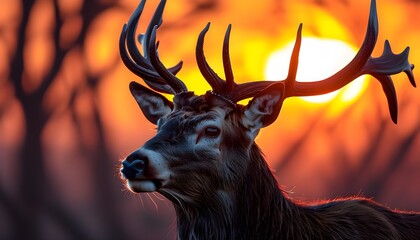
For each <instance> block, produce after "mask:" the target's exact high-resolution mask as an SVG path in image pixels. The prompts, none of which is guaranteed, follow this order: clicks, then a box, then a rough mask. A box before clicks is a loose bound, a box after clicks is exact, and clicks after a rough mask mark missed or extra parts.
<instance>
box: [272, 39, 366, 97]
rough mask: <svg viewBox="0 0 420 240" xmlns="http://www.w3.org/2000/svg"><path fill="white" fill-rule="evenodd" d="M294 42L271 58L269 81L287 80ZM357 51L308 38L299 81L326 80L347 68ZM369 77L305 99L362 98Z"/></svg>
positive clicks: (334, 41)
mask: <svg viewBox="0 0 420 240" xmlns="http://www.w3.org/2000/svg"><path fill="white" fill-rule="evenodd" d="M293 46H294V42H292V43H290V44H288V45H286V46H285V47H284V48H282V49H280V50H278V51H276V52H274V53H273V54H272V55H271V56H270V57H269V59H268V62H267V65H266V69H265V76H266V78H267V79H269V80H281V79H285V78H286V76H287V73H288V68H289V62H290V56H291V54H292V50H293ZM355 54H356V51H355V50H354V48H353V47H351V46H350V45H349V44H347V43H345V42H342V41H339V40H333V39H323V38H314V37H304V38H303V39H302V46H301V49H300V54H299V67H298V72H297V76H296V78H297V81H300V82H312V81H319V80H322V79H325V78H327V77H329V76H331V75H333V74H334V73H336V72H337V71H339V70H340V69H342V68H343V67H344V66H345V65H347V64H348V63H349V62H350V61H351V59H352V58H353V57H354V56H355ZM364 79H365V77H364V76H362V77H359V78H358V79H356V80H355V81H353V82H352V83H350V84H349V85H348V86H346V87H345V88H342V89H340V90H337V91H335V92H331V93H328V94H324V95H319V96H311V97H302V99H303V100H305V101H308V102H313V103H324V102H328V101H331V100H332V99H334V98H336V97H337V95H339V94H340V100H341V101H343V102H348V101H351V100H353V99H355V98H357V96H359V95H360V93H361V92H362V90H363V89H364V88H365V86H366V81H364Z"/></svg>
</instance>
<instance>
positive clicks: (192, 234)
mask: <svg viewBox="0 0 420 240" xmlns="http://www.w3.org/2000/svg"><path fill="white" fill-rule="evenodd" d="M249 157H250V158H252V164H250V165H249V167H248V168H247V170H246V174H245V176H246V177H245V178H243V180H242V182H241V183H240V184H238V186H237V187H236V188H234V189H233V190H232V191H229V192H228V191H219V192H215V193H213V194H209V195H207V196H203V201H205V202H203V203H202V204H198V205H195V206H189V205H179V204H176V203H174V207H175V211H176V215H177V223H178V238H179V239H274V238H277V237H280V236H282V235H283V234H285V233H284V232H285V231H288V229H283V228H282V227H281V226H282V225H283V224H282V223H283V222H284V223H287V222H289V223H290V222H291V221H295V220H296V213H297V212H298V211H299V210H298V209H299V207H298V206H296V205H294V204H293V203H292V202H291V201H290V200H289V199H288V198H287V197H286V196H285V195H284V193H283V192H282V191H281V190H280V189H279V188H278V184H277V181H276V179H275V178H274V176H273V175H272V173H271V171H270V169H269V167H268V165H267V163H266V162H265V160H264V158H263V156H262V154H261V152H260V151H259V149H258V147H257V146H256V145H254V146H252V148H251V151H250V154H249ZM244 161H245V160H244ZM273 228H276V229H279V230H278V232H277V233H273ZM283 236H284V235H283Z"/></svg>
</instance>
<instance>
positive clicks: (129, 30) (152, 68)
mask: <svg viewBox="0 0 420 240" xmlns="http://www.w3.org/2000/svg"><path fill="white" fill-rule="evenodd" d="M145 3H146V1H145V0H143V1H141V2H140V4H139V6H138V7H137V8H136V10H135V11H134V13H133V14H132V15H131V17H130V20H129V21H128V24H125V25H124V26H123V29H122V31H121V36H120V43H119V47H120V55H121V58H122V60H123V62H124V64H125V66H127V68H128V69H130V71H132V72H133V73H135V74H136V75H138V76H140V77H141V78H143V80H144V82H145V83H146V84H147V85H148V86H149V87H151V88H152V89H154V90H156V91H159V92H162V93H170V94H177V93H181V92H187V91H188V90H187V88H186V86H185V84H184V83H183V82H182V81H181V80H180V79H178V78H177V77H176V76H175V75H176V74H177V73H178V72H179V70H181V68H182V61H181V62H179V63H178V64H177V65H175V66H174V67H172V68H169V69H168V68H166V67H165V66H164V65H163V63H162V62H161V61H160V59H159V54H158V50H157V48H158V45H159V42H156V30H157V29H158V28H159V26H160V25H161V24H162V13H163V9H164V8H165V4H166V0H162V1H161V2H160V3H159V5H158V7H157V8H156V11H155V13H154V15H153V17H152V19H151V21H150V23H149V26H148V27H147V30H146V33H145V34H141V35H139V38H138V41H139V42H140V43H141V45H142V47H143V55H141V53H140V51H139V49H138V48H137V46H136V37H135V33H136V29H137V23H138V21H139V19H140V16H141V13H142V12H143V9H144V5H145Z"/></svg>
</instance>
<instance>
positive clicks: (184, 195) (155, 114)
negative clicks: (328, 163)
mask: <svg viewBox="0 0 420 240" xmlns="http://www.w3.org/2000/svg"><path fill="white" fill-rule="evenodd" d="M144 5H145V1H142V2H141V3H140V5H139V6H138V7H137V9H136V10H135V12H134V13H133V15H132V16H131V18H130V20H129V22H128V24H126V25H125V26H124V27H123V30H122V33H121V37H120V53H121V57H122V60H123V62H124V63H125V65H126V66H127V68H128V69H130V70H131V71H132V72H134V73H135V74H136V75H138V76H140V77H141V78H142V79H143V80H144V83H145V84H147V85H148V86H149V87H150V88H147V87H145V86H143V85H140V84H139V83H136V82H131V83H130V91H131V94H132V95H133V96H134V98H135V100H136V101H137V103H138V105H139V106H140V109H141V110H142V111H143V114H144V115H145V117H146V118H147V119H148V120H149V121H150V122H151V123H153V124H156V125H157V134H156V135H155V136H154V137H153V138H151V139H150V140H149V141H147V142H146V143H145V144H144V145H143V146H142V147H141V148H139V149H137V150H136V151H134V152H133V153H132V154H130V155H129V156H128V157H127V158H126V159H125V160H123V161H122V165H123V166H122V168H121V173H122V176H123V178H124V179H125V180H126V182H127V186H128V188H130V189H131V190H132V191H133V192H153V191H157V192H159V193H161V194H163V195H164V196H165V197H167V198H168V199H170V200H171V201H172V202H173V203H174V205H175V206H178V207H179V208H180V209H184V210H185V208H188V206H203V205H206V207H205V209H212V208H213V209H217V206H218V205H229V203H228V202H229V201H228V200H227V199H232V198H235V196H233V195H235V192H236V190H237V189H238V188H240V186H243V185H244V184H248V183H249V179H250V178H253V177H257V176H252V175H249V174H254V173H257V172H258V171H263V172H264V174H260V175H261V176H259V177H262V178H264V176H268V177H265V178H266V179H258V181H271V183H272V184H273V185H274V186H275V187H277V184H276V182H275V180H274V178H273V177H272V175H271V173H269V168H268V167H267V166H266V164H265V161H264V160H263V157H262V156H261V153H260V152H259V150H258V147H257V146H256V145H255V142H254V139H255V137H256V136H257V134H258V132H259V130H260V129H261V128H264V127H266V126H268V125H270V124H272V123H273V122H274V121H275V120H276V118H277V116H278V115H279V113H280V110H281V107H282V104H283V102H284V100H285V99H286V98H289V97H293V96H310V95H318V94H324V93H328V92H332V91H335V90H337V89H339V88H341V87H343V86H345V85H346V84H348V83H349V82H351V81H353V80H354V79H356V78H357V77H359V76H360V75H363V74H370V75H372V76H373V77H374V78H376V79H377V80H379V82H380V83H381V85H382V88H383V91H384V92H385V95H386V97H387V100H388V104H389V111H390V115H391V118H392V120H393V121H394V122H395V123H396V122H397V113H398V111H397V109H398V108H397V99H396V94H395V89H394V85H393V82H392V80H391V77H390V75H393V74H397V73H400V72H405V73H406V74H407V76H408V78H409V80H410V82H411V84H412V85H413V86H415V82H414V77H413V73H412V69H413V68H414V66H413V65H411V64H409V62H408V52H409V49H408V48H407V49H405V50H404V51H403V52H402V53H400V54H394V53H393V52H392V51H391V48H390V45H389V43H388V41H386V42H385V47H384V51H383V54H382V55H381V56H379V57H377V58H374V57H372V56H371V54H372V51H373V49H374V47H375V43H376V40H377V35H378V22H377V14H376V6H375V1H372V4H371V9H370V16H369V21H368V26H367V31H366V36H365V39H364V41H363V43H362V45H361V47H360V50H359V51H358V53H357V54H356V56H355V57H354V59H353V60H352V61H351V62H350V63H349V64H348V65H347V66H345V67H344V68H343V69H341V70H340V71H338V72H337V73H336V74H334V75H332V76H331V77H329V78H327V79H323V80H320V81H316V82H309V83H308V82H297V81H296V72H297V67H298V59H299V49H300V44H301V31H302V25H300V26H299V28H298V31H297V37H296V42H295V46H294V50H293V53H292V56H291V60H290V66H289V74H288V76H287V78H286V79H284V80H279V81H255V82H248V83H242V84H238V83H235V81H234V75H233V71H232V67H231V63H230V59H229V36H230V31H231V26H229V27H228V29H227V31H226V35H225V38H224V43H223V50H222V56H223V66H224V73H225V78H226V79H222V78H221V77H219V76H218V75H217V74H216V73H215V72H214V71H213V70H212V69H211V67H210V66H209V64H208V63H207V62H206V59H205V56H204V51H203V43H204V37H205V34H206V33H207V31H208V30H209V27H210V24H208V25H207V26H206V27H205V28H204V30H203V31H202V32H201V33H200V35H199V37H198V42H197V46H196V59H197V63H198V67H199V69H200V71H201V73H202V75H203V76H204V78H205V79H206V80H207V82H208V83H209V85H210V86H211V88H212V90H210V91H208V92H207V93H206V94H204V95H201V96H197V95H195V94H194V93H193V92H192V91H188V90H187V87H186V86H185V84H184V83H183V82H182V81H181V80H180V79H178V78H177V77H176V73H177V72H178V71H179V70H180V69H181V67H182V62H180V63H179V64H177V65H176V66H174V67H171V68H167V67H165V66H164V65H163V63H162V62H161V61H160V59H159V54H158V50H157V48H158V43H157V42H156V32H157V29H158V28H159V26H160V25H161V24H162V13H163V9H164V6H165V1H164V0H162V1H161V2H160V4H159V5H158V7H157V10H156V12H155V14H154V16H153V17H152V19H151V21H150V24H149V26H148V28H147V31H146V33H145V34H142V35H140V36H139V37H138V40H139V41H140V43H141V45H142V47H143V49H142V53H140V51H139V49H138V48H137V47H136V36H135V31H136V28H137V22H138V21H139V18H140V15H141V13H142V10H143V8H144ZM158 92H160V93H169V94H172V95H174V98H173V101H170V100H168V99H167V98H165V97H164V96H163V95H161V94H159V93H158ZM248 98H252V100H250V102H249V103H248V104H247V105H245V106H244V105H240V104H238V102H239V101H240V100H243V99H248ZM250 168H252V169H254V170H253V171H254V172H251V171H250V170H249V169H250ZM258 174H259V173H258ZM264 184H265V185H266V183H264ZM180 211H182V210H180Z"/></svg>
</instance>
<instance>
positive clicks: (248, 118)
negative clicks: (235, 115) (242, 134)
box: [242, 82, 285, 137]
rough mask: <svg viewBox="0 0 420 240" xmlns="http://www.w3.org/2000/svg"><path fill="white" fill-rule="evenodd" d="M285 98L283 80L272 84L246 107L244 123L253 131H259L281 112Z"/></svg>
mask: <svg viewBox="0 0 420 240" xmlns="http://www.w3.org/2000/svg"><path fill="white" fill-rule="evenodd" d="M284 98H285V91H284V84H283V83H282V82H280V83H273V84H271V85H270V86H268V87H267V88H266V89H264V90H262V91H261V92H260V93H259V94H258V95H257V96H255V97H254V98H253V99H252V100H251V101H250V102H249V103H248V105H247V106H246V107H245V108H244V111H243V117H242V123H243V125H244V126H245V127H246V128H248V129H250V130H251V132H257V133H258V130H259V129H261V128H263V127H266V126H268V125H270V124H272V123H273V122H274V121H275V120H276V119H277V116H278V115H279V113H280V109H281V106H282V105H283V101H284ZM255 135H256V134H255ZM254 137H255V136H254Z"/></svg>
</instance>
